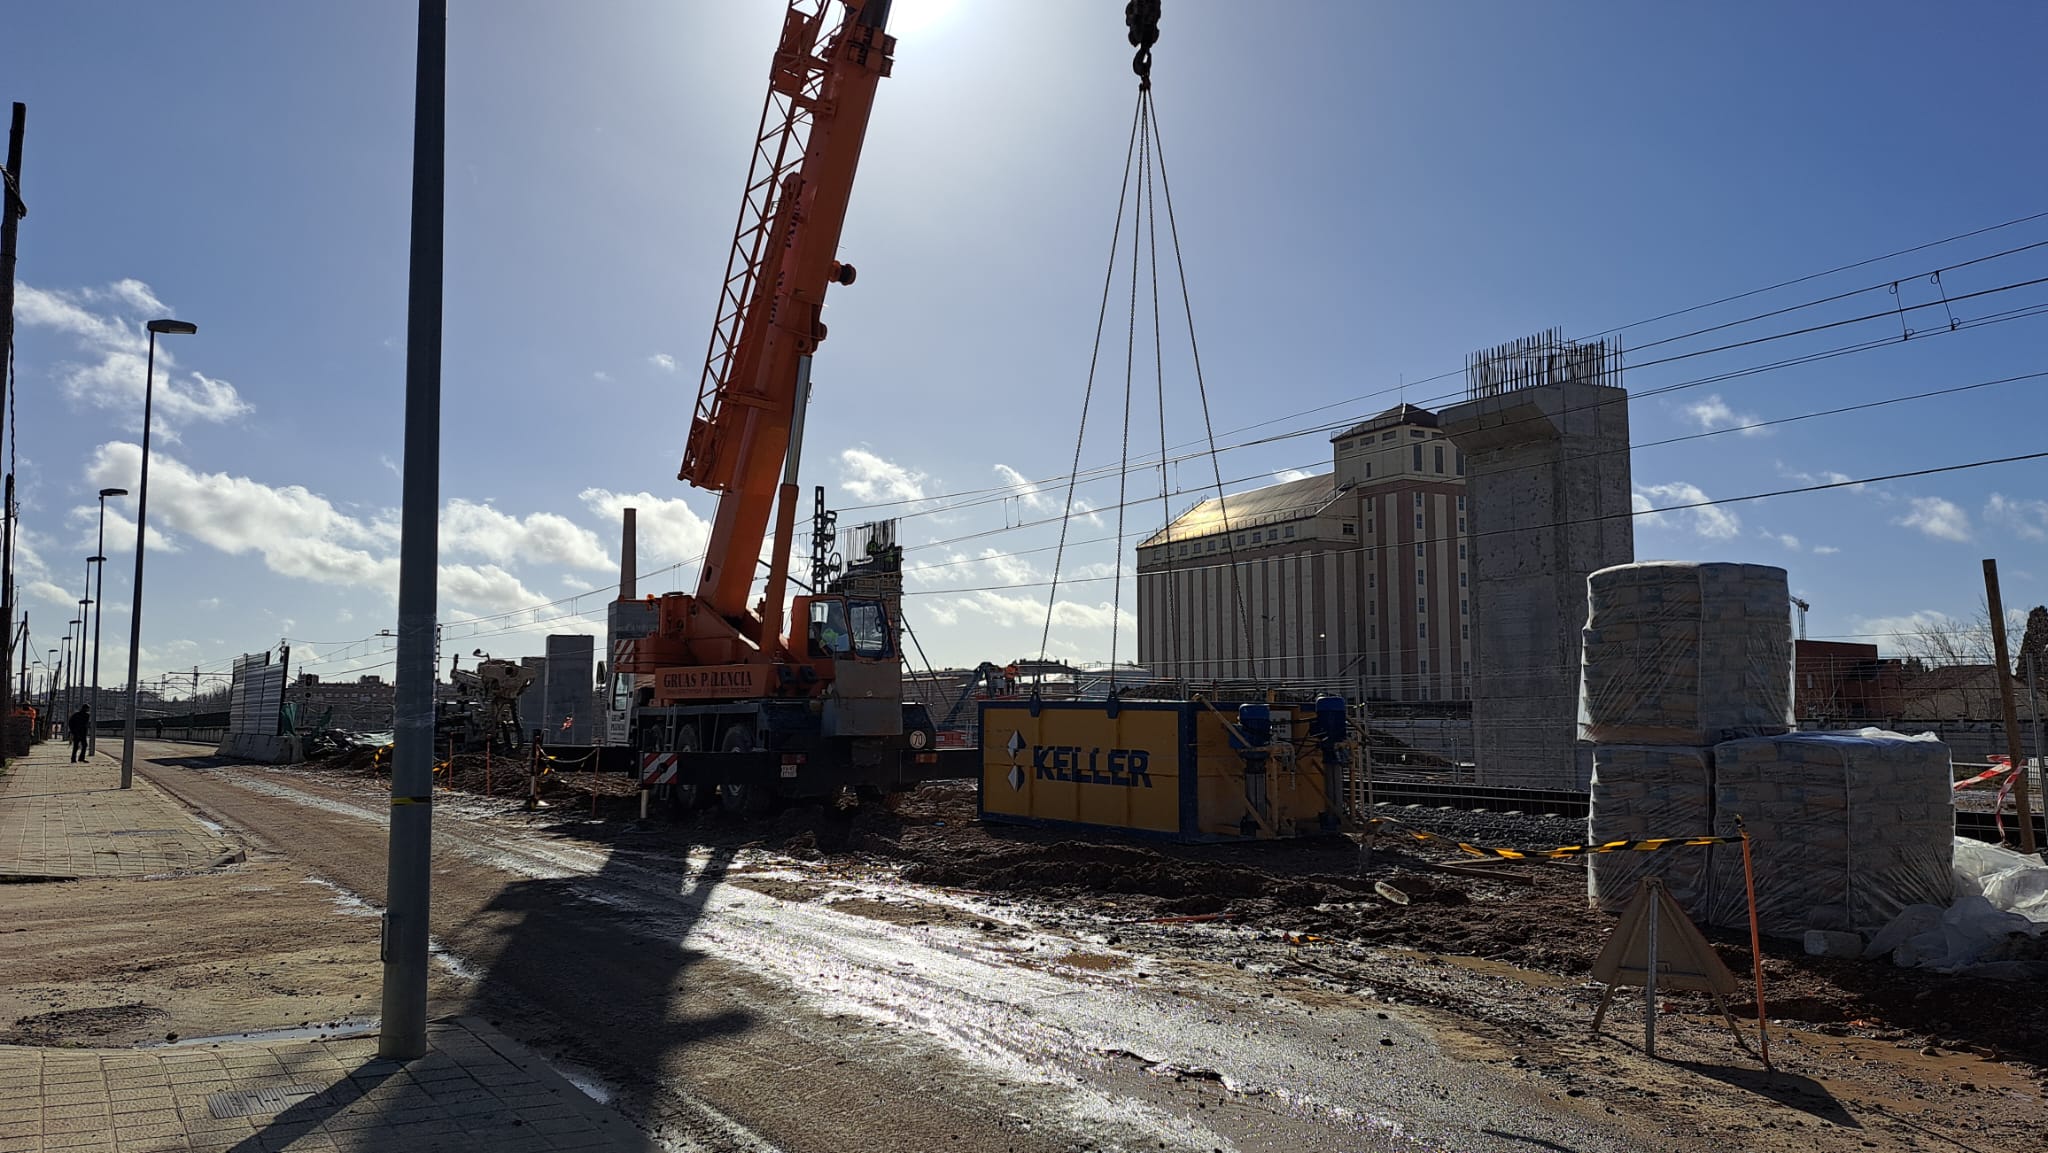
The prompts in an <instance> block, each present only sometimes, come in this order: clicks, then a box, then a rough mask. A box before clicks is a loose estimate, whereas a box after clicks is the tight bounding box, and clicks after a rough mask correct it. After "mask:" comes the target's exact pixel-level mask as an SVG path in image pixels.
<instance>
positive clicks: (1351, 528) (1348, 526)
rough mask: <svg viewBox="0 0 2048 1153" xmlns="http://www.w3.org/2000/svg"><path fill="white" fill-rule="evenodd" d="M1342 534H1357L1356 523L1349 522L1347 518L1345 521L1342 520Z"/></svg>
mask: <svg viewBox="0 0 2048 1153" xmlns="http://www.w3.org/2000/svg"><path fill="white" fill-rule="evenodd" d="M1344 535H1345V536H1357V535H1358V526H1357V525H1355V524H1352V523H1351V522H1350V521H1348V520H1347V521H1345V522H1344Z"/></svg>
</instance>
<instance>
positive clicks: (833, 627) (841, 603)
mask: <svg viewBox="0 0 2048 1153" xmlns="http://www.w3.org/2000/svg"><path fill="white" fill-rule="evenodd" d="M810 639H811V651H812V652H814V653H817V654H819V655H820V656H824V657H829V658H831V659H834V660H845V659H848V658H857V659H860V660H870V661H878V660H886V659H888V658H889V657H893V656H895V655H896V641H895V633H894V630H893V629H891V627H890V624H889V611H888V609H887V608H885V607H883V605H882V602H881V601H877V600H865V599H860V598H850V599H846V600H841V599H839V598H837V597H833V598H830V599H819V600H814V601H812V602H811V624H810Z"/></svg>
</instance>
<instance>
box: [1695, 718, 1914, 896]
mask: <svg viewBox="0 0 2048 1153" xmlns="http://www.w3.org/2000/svg"><path fill="white" fill-rule="evenodd" d="M1952 776H1953V769H1952V768H1951V767H1950V763H1949V751H1948V746H1947V745H1944V744H1942V743H1941V742H1940V741H1937V740H1935V739H1934V738H1933V736H1932V735H1931V734H1930V735H1925V736H1921V737H1905V736H1901V735H1900V734H1898V733H1888V732H1883V731H1881V730H1878V729H1864V730H1861V731H1859V732H1853V733H1789V734H1786V735H1784V736H1776V737H1760V738H1756V739H1752V740H1737V741H1725V742H1723V743H1721V744H1719V745H1716V746H1715V747H1714V809H1715V812H1716V813H1717V814H1719V816H1720V818H1721V824H1722V826H1723V831H1724V832H1725V831H1733V828H1732V827H1733V824H1734V816H1733V814H1736V813H1740V814H1741V815H1742V820H1743V824H1744V825H1745V826H1746V827H1747V828H1748V830H1749V834H1750V851H1751V854H1752V857H1753V858H1754V860H1753V864H1754V867H1755V872H1756V909H1757V918H1758V920H1759V922H1760V923H1761V924H1762V927H1763V930H1764V932H1766V933H1770V934H1772V935H1773V936H1796V935H1798V934H1801V933H1803V932H1805V931H1806V930H1808V929H1832V930H1851V931H1856V932H1862V933H1871V932H1874V931H1876V930H1877V929H1879V928H1881V927H1882V926H1884V925H1885V924H1886V923H1888V922H1889V921H1890V920H1891V919H1892V918H1893V917H1895V916H1897V915H1898V913H1899V910H1901V909H1903V908H1905V907H1906V906H1907V905H1915V904H1933V905H1946V904H1947V903H1948V901H1949V897H1950V895H1951V889H1952V887H1953V881H1952V880H1951V878H1950V875H1949V865H1950V862H1951V859H1952V857H1953V856H1954V851H1955V804H1954V801H1953V800H1952V799H1951V788H1950V781H1951V779H1952ZM1714 854H1715V855H1714V858H1713V862H1712V881H1711V884H1710V886H1709V888H1710V890H1711V898H1710V902H1711V909H1710V912H1709V914H1708V916H1709V919H1710V920H1711V921H1712V922H1713V923H1715V924H1718V925H1741V924H1746V923H1747V918H1748V916H1749V902H1748V896H1747V893H1746V892H1745V889H1744V886H1743V877H1742V855H1741V853H1740V852H1739V851H1725V852H1724V851H1722V850H1720V849H1715V850H1714Z"/></svg>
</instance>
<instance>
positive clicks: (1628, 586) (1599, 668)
mask: <svg viewBox="0 0 2048 1153" xmlns="http://www.w3.org/2000/svg"><path fill="white" fill-rule="evenodd" d="M1791 603H1792V602H1791V593H1790V589H1789V586H1788V585H1787V583H1786V577H1785V570H1784V569H1781V568H1777V567H1775V566H1772V565H1756V564H1728V563H1694V562H1689V561H1645V562H1641V563H1638V564H1625V565H1615V566H1614V567H1612V568H1604V569H1601V570H1600V571H1598V572H1596V573H1594V574H1592V575H1591V576H1589V577H1587V578H1586V607H1587V613H1586V628H1585V632H1584V634H1583V644H1584V649H1583V653H1584V661H1583V663H1582V666H1581V668H1582V676H1581V682H1580V692H1579V725H1580V732H1581V734H1582V735H1583V736H1584V737H1585V739H1587V740H1590V741H1600V742H1614V743H1629V744H1645V745H1711V744H1713V743H1715V742H1716V741H1721V740H1725V739H1728V738H1730V737H1738V736H1757V735H1768V734H1773V733H1782V732H1786V731H1788V730H1790V729H1791V727H1792V611H1791Z"/></svg>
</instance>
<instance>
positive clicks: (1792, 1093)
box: [1671, 1061, 1863, 1129]
mask: <svg viewBox="0 0 2048 1153" xmlns="http://www.w3.org/2000/svg"><path fill="white" fill-rule="evenodd" d="M1671 1064H1673V1065H1675V1066H1677V1067H1678V1068H1680V1069H1686V1070H1690V1071H1691V1072H1694V1073H1698V1074H1699V1075H1700V1076H1702V1077H1709V1078H1712V1079H1713V1080H1716V1081H1719V1082H1721V1083H1722V1084H1723V1085H1728V1086H1731V1087H1733V1088H1736V1089H1741V1090H1744V1091H1746V1092H1750V1093H1754V1094H1756V1095H1757V1096H1759V1097H1768V1098H1769V1099H1771V1100H1773V1101H1776V1102H1777V1103H1778V1104H1780V1105H1783V1106H1786V1107H1787V1108H1791V1109H1797V1110H1799V1111H1800V1112H1802V1113H1807V1114H1811V1115H1812V1116H1814V1117H1818V1118H1820V1119H1821V1120H1823V1121H1829V1122H1832V1123H1834V1124H1836V1125H1840V1126H1842V1127H1843V1128H1845V1129H1861V1128H1863V1124H1862V1122H1860V1121H1858V1120H1856V1118H1855V1117H1854V1116H1852V1115H1851V1114H1850V1112H1849V1111H1848V1110H1847V1109H1845V1108H1843V1107H1842V1103H1841V1102H1840V1101H1837V1100H1835V1096H1834V1094H1832V1093H1830V1092H1828V1091H1827V1089H1825V1088H1824V1087H1822V1085H1821V1083H1820V1082H1818V1081H1815V1080H1814V1079H1813V1078H1811V1077H1801V1076H1799V1075H1798V1074H1796V1073H1786V1072H1783V1071H1780V1072H1776V1073H1767V1072H1765V1071H1764V1070H1762V1069H1752V1068H1748V1067H1745V1066H1737V1065H1715V1064H1710V1063H1708V1062H1705V1061H1673V1062H1671Z"/></svg>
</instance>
